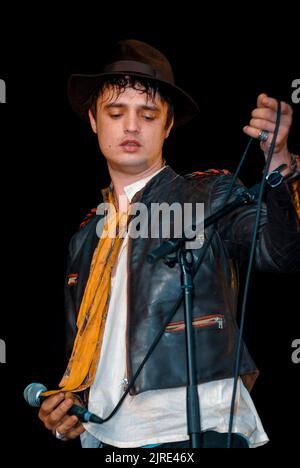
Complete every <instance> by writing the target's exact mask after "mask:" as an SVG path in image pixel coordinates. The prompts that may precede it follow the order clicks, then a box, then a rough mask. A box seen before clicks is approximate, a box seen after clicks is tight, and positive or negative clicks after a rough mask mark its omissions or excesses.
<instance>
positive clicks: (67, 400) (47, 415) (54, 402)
mask: <svg viewBox="0 0 300 468" xmlns="http://www.w3.org/2000/svg"><path fill="white" fill-rule="evenodd" d="M74 403H75V404H76V405H78V406H82V404H81V403H80V402H79V401H78V400H77V399H76V398H75V397H74V395H73V394H72V393H70V392H67V393H59V394H57V395H53V396H51V397H49V398H47V399H46V400H45V401H44V402H43V403H42V405H41V407H40V411H39V418H40V419H41V421H42V422H43V423H44V425H45V427H46V428H47V429H49V431H52V432H53V434H54V435H55V431H58V432H59V433H60V434H61V435H62V436H63V438H62V440H69V439H75V438H76V437H78V436H79V435H80V434H82V432H84V431H85V429H84V427H83V425H82V424H81V422H80V421H79V420H78V417H77V416H69V415H68V414H67V411H68V410H69V409H70V408H71V406H72V405H73V404H74Z"/></svg>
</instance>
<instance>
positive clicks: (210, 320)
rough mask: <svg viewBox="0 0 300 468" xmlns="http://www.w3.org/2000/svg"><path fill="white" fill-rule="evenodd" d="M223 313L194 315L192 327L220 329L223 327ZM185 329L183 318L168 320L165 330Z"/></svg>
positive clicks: (172, 331)
mask: <svg viewBox="0 0 300 468" xmlns="http://www.w3.org/2000/svg"><path fill="white" fill-rule="evenodd" d="M224 323H225V319H224V315H223V314H210V315H202V316H201V317H194V318H193V327H194V328H206V329H213V330H216V329H217V330H222V329H223V328H224ZM184 329H185V322H184V321H183V320H181V321H179V322H170V323H169V324H168V325H167V326H166V328H165V331H166V332H167V333H176V332H181V331H184Z"/></svg>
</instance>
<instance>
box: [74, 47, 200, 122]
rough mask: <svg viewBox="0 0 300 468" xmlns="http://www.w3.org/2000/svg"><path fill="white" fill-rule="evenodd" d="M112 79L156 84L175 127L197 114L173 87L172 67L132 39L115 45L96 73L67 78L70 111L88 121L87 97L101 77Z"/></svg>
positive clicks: (193, 105) (188, 99)
mask: <svg viewBox="0 0 300 468" xmlns="http://www.w3.org/2000/svg"><path fill="white" fill-rule="evenodd" d="M116 75H120V76H121V75H130V76H136V77H141V78H147V79H148V80H154V81H157V82H159V83H160V84H161V85H162V86H163V87H164V88H165V89H166V92H167V94H168V96H169V97H170V99H171V100H172V103H173V106H174V120H175V125H182V124H184V123H186V122H188V121H189V120H191V119H192V118H193V117H195V116H196V115H197V114H198V112H199V109H198V106H197V104H196V102H195V101H194V100H193V99H192V98H191V97H190V96H189V95H188V94H187V93H186V92H185V91H183V90H182V89H181V88H179V87H178V86H176V85H175V81H174V74H173V71H172V67H171V65H170V63H169V61H168V60H167V58H166V57H165V56H164V55H163V54H162V53H161V52H160V51H159V50H157V49H155V48H154V47H152V46H150V45H149V44H146V43H145V42H141V41H137V40H133V39H130V40H122V41H119V42H118V43H117V44H116V46H115V50H114V51H113V52H112V54H111V56H110V57H109V58H108V59H107V60H106V64H104V65H103V66H102V67H101V70H100V71H99V73H97V74H94V75H83V74H73V75H71V76H70V78H69V82H68V98H69V101H70V104H71V107H72V109H73V110H74V111H75V112H76V113H77V114H78V115H79V116H80V117H81V118H83V119H84V120H86V121H88V110H89V107H90V105H91V96H92V95H93V94H94V93H95V91H96V90H97V87H98V85H99V83H100V82H101V81H102V80H103V79H105V77H107V78H109V77H110V76H116Z"/></svg>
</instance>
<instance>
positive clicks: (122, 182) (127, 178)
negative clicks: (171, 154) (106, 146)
mask: <svg viewBox="0 0 300 468" xmlns="http://www.w3.org/2000/svg"><path fill="white" fill-rule="evenodd" d="M162 165H163V162H162V160H161V159H160V160H159V161H156V162H155V163H154V164H153V165H152V166H150V167H148V168H147V169H145V170H143V171H140V172H138V173H135V174H132V173H127V172H124V171H123V170H122V169H120V168H116V167H113V166H112V165H111V164H109V163H108V171H109V174H110V177H111V181H112V184H113V187H114V196H115V198H116V200H119V197H120V196H121V195H124V196H123V197H122V203H121V204H120V205H122V206H119V209H120V210H122V211H123V210H125V211H126V210H127V208H128V204H129V202H128V199H127V196H126V193H125V191H124V187H126V186H127V185H130V184H133V183H134V182H137V181H138V180H141V179H144V178H145V177H149V176H150V175H152V174H154V173H155V172H156V171H158V170H159V169H160V168H161V167H162ZM125 205H126V206H125Z"/></svg>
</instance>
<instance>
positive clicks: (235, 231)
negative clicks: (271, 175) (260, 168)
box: [211, 176, 300, 273]
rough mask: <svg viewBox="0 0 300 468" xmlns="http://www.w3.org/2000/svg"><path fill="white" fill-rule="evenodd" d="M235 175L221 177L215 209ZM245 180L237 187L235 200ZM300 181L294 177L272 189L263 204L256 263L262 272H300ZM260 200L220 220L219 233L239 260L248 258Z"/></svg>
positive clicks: (215, 191)
mask: <svg viewBox="0 0 300 468" xmlns="http://www.w3.org/2000/svg"><path fill="white" fill-rule="evenodd" d="M231 180H232V176H221V177H217V181H216V182H215V184H214V186H213V189H212V194H211V208H212V211H215V210H216V209H218V208H219V207H220V205H221V203H222V199H223V198H224V195H225V193H226V191H227V190H228V187H229V185H230V183H231ZM240 186H241V183H240V182H238V184H237V185H236V186H235V187H234V190H233V194H232V197H231V200H233V199H234V198H235V197H236V192H237V190H238V188H239V187H240ZM299 193H300V181H299V179H293V180H292V181H290V182H288V181H287V182H285V183H283V184H282V185H280V186H279V187H276V188H274V189H270V190H269V191H268V193H267V194H266V202H265V203H263V205H262V210H261V217H260V224H259V233H258V239H257V246H256V255H255V264H256V267H257V268H258V269H260V270H262V271H270V272H282V273H289V272H290V273H293V272H296V271H300V210H299ZM256 211H257V203H254V204H252V205H247V206H244V207H241V208H239V209H236V210H235V211H234V212H232V213H231V214H229V215H227V216H226V217H224V218H223V220H221V221H220V222H219V226H218V228H219V232H220V235H221V238H222V240H223V242H224V244H225V246H226V249H227V252H228V254H229V256H230V257H233V258H234V259H235V260H237V261H238V262H239V263H242V262H244V261H245V260H247V259H248V257H249V253H250V247H251V239H252V231H253V228H254V224H255V218H256Z"/></svg>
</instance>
